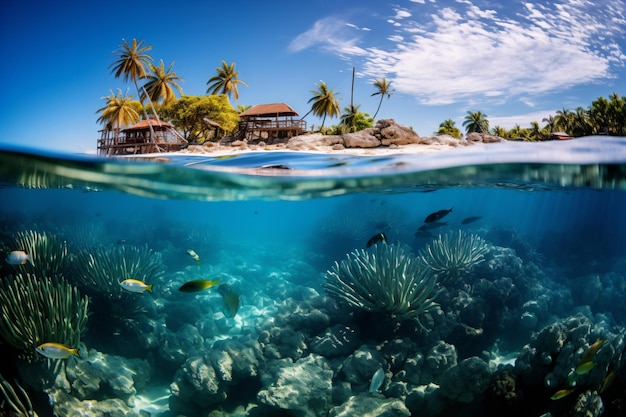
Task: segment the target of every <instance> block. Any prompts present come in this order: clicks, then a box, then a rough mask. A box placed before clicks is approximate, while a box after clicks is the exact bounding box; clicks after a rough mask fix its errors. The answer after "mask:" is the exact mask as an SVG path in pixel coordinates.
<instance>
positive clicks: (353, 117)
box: [332, 105, 374, 135]
mask: <svg viewBox="0 0 626 417" xmlns="http://www.w3.org/2000/svg"><path fill="white" fill-rule="evenodd" d="M359 107H360V106H358V105H357V106H348V107H346V108H344V109H343V114H342V115H341V124H340V125H335V126H333V127H332V132H333V134H334V135H341V134H342V133H353V132H358V131H361V130H363V129H367V128H369V127H374V118H373V117H371V116H370V115H369V114H368V113H362V112H360V111H359Z"/></svg>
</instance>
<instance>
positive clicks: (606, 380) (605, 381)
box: [598, 371, 615, 394]
mask: <svg viewBox="0 0 626 417" xmlns="http://www.w3.org/2000/svg"><path fill="white" fill-rule="evenodd" d="M614 379H615V371H611V372H609V373H608V374H607V375H606V376H605V377H604V379H603V380H602V384H600V389H598V394H602V393H603V392H604V391H606V390H607V389H608V388H609V387H610V386H611V384H612V383H613V380H614Z"/></svg>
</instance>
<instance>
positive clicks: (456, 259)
mask: <svg viewBox="0 0 626 417" xmlns="http://www.w3.org/2000/svg"><path fill="white" fill-rule="evenodd" d="M488 251H489V245H487V243H486V242H485V241H484V240H483V239H482V238H481V237H480V236H478V235H475V234H471V233H466V232H463V231H462V230H459V231H458V232H456V233H455V232H450V233H447V234H445V235H439V237H438V238H437V239H435V240H434V241H432V242H431V243H430V244H429V245H427V246H426V247H425V248H423V249H421V250H420V252H419V257H420V259H421V261H422V262H423V263H425V264H426V265H427V266H428V267H429V268H430V269H431V270H432V271H433V272H434V273H435V274H436V275H437V280H438V281H439V283H441V284H443V285H455V284H458V283H459V282H460V281H461V279H462V277H463V276H464V275H466V274H468V273H470V272H471V271H472V269H473V268H474V266H476V265H478V264H479V263H481V262H482V261H484V260H485V254H486V253H487V252H488Z"/></svg>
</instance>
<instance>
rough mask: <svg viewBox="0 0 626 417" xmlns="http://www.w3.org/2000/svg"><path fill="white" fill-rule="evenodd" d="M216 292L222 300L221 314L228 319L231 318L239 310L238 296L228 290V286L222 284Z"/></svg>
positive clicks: (230, 289)
mask: <svg viewBox="0 0 626 417" xmlns="http://www.w3.org/2000/svg"><path fill="white" fill-rule="evenodd" d="M217 292H219V293H220V294H221V296H222V297H223V298H224V308H223V309H222V312H223V313H224V315H225V316H226V317H228V318H233V317H235V315H236V314H237V311H238V310H239V294H237V293H236V292H235V291H233V290H232V288H230V285H228V284H222V285H220V286H219V287H217Z"/></svg>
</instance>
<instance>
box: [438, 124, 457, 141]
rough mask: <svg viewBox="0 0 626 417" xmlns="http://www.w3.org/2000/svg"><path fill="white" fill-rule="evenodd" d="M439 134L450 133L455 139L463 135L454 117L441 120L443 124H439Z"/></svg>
mask: <svg viewBox="0 0 626 417" xmlns="http://www.w3.org/2000/svg"><path fill="white" fill-rule="evenodd" d="M437 134H438V135H449V136H452V137H453V138H455V139H461V136H463V134H462V133H461V131H460V130H459V128H458V127H456V123H455V122H454V120H452V119H446V120H444V121H443V122H441V124H439V130H437Z"/></svg>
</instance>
